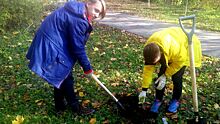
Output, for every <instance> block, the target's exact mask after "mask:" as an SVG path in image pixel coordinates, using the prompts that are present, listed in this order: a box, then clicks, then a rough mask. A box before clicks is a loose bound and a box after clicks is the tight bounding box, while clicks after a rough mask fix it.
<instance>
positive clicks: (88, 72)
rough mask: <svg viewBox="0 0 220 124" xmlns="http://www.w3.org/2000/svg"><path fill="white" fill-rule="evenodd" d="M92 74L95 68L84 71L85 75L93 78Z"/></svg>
mask: <svg viewBox="0 0 220 124" xmlns="http://www.w3.org/2000/svg"><path fill="white" fill-rule="evenodd" d="M92 74H93V70H92V69H91V70H88V71H84V75H85V77H87V78H91V77H92Z"/></svg>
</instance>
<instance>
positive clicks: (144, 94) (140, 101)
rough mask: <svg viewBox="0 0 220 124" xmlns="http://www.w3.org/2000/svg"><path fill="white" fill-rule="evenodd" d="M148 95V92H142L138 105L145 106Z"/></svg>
mask: <svg viewBox="0 0 220 124" xmlns="http://www.w3.org/2000/svg"><path fill="white" fill-rule="evenodd" d="M146 95H147V91H141V92H140V94H139V96H138V99H139V102H138V104H143V103H144V102H145V99H146Z"/></svg>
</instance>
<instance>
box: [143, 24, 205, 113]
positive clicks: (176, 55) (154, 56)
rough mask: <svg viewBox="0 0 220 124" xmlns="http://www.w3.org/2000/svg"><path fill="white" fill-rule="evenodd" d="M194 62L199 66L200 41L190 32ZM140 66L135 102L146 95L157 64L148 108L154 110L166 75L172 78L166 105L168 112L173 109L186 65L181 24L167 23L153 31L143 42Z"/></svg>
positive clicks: (185, 49) (157, 107)
mask: <svg viewBox="0 0 220 124" xmlns="http://www.w3.org/2000/svg"><path fill="white" fill-rule="evenodd" d="M193 46H194V59H195V66H196V67H200V66H201V56H202V53H201V44H200V41H199V40H198V38H197V36H195V35H193ZM143 56H144V62H145V65H144V68H143V83H142V91H141V92H140V94H139V103H143V102H144V100H145V98H146V93H147V89H148V88H149V86H150V84H151V82H152V76H153V73H154V71H155V65H158V64H159V65H160V71H159V73H158V78H157V79H156V80H155V82H154V86H155V88H156V98H155V101H154V103H153V104H152V106H151V109H150V111H151V112H153V113H158V109H159V107H160V106H161V104H162V100H163V95H164V91H165V85H166V78H167V77H171V78H172V81H173V85H174V88H173V95H172V99H171V100H170V103H169V106H168V110H167V111H168V112H169V113H176V112H177V109H178V107H179V105H180V102H179V100H180V97H181V95H182V76H183V74H184V71H185V68H186V66H189V64H190V60H189V53H188V39H187V36H186V35H185V33H184V32H183V31H182V29H181V28H177V27H171V28H167V29H164V30H161V31H158V32H155V33H153V35H151V36H150V37H149V39H148V40H147V42H146V44H145V45H144V50H143Z"/></svg>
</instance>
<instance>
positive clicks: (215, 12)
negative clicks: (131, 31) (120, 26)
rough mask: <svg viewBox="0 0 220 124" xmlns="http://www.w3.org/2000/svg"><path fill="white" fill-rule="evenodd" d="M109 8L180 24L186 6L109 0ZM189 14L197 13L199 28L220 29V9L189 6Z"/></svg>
mask: <svg viewBox="0 0 220 124" xmlns="http://www.w3.org/2000/svg"><path fill="white" fill-rule="evenodd" d="M189 3H190V2H189ZM107 4H108V10H109V11H117V12H126V13H130V14H135V15H139V16H142V17H146V18H150V19H157V20H160V21H165V22H171V23H176V24H178V18H179V17H180V16H184V15H185V6H177V5H168V4H158V3H152V4H151V6H150V7H148V5H147V1H143V0H108V2H107ZM188 8H189V9H188V12H187V15H191V14H195V15H196V25H197V28H198V29H203V30H211V31H217V32H219V31H220V20H219V18H220V9H219V7H217V8H214V7H210V8H209V9H206V8H203V7H199V6H196V7H195V6H189V7H188Z"/></svg>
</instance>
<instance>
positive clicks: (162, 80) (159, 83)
mask: <svg viewBox="0 0 220 124" xmlns="http://www.w3.org/2000/svg"><path fill="white" fill-rule="evenodd" d="M165 85H166V76H165V75H164V74H163V75H161V76H160V77H159V78H158V79H157V80H156V81H155V83H154V87H155V88H156V89H158V90H162V89H163V88H164V87H165Z"/></svg>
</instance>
